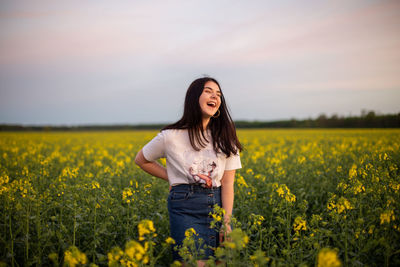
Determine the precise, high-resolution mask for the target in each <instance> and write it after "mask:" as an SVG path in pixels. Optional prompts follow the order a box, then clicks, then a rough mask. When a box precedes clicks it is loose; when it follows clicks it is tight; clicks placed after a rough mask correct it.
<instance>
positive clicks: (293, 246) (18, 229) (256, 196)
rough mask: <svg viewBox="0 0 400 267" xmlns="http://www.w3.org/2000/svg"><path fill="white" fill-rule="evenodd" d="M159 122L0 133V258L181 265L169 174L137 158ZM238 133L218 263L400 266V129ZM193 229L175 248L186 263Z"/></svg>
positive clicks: (16, 262)
mask: <svg viewBox="0 0 400 267" xmlns="http://www.w3.org/2000/svg"><path fill="white" fill-rule="evenodd" d="M156 133H157V131H120V132H113V131H110V132H47V133H38V132H31V133H11V132H8V133H6V132H3V133H0V211H1V217H0V265H2V264H3V265H4V264H7V265H10V266H30V265H38V266H41V265H53V264H54V265H55V266H58V265H65V266H79V265H86V266H95V265H98V266H107V265H109V266H121V265H122V266H143V265H146V266H147V265H149V266H169V265H170V264H172V265H173V266H179V264H178V263H177V262H175V263H172V256H171V255H172V253H171V245H172V244H173V243H174V240H173V239H172V238H170V236H169V219H168V213H167V207H166V204H167V203H166V199H167V195H168V185H167V183H165V182H164V181H162V180H161V179H158V178H155V177H151V176H150V175H148V174H146V173H144V172H143V171H142V170H140V169H139V168H138V167H137V166H136V165H135V164H134V158H135V155H136V153H137V152H138V150H139V149H140V148H141V147H142V146H143V145H144V144H145V143H147V142H148V141H149V140H151V139H152V138H153V137H154V136H155V135H156ZM238 135H239V139H240V141H241V142H242V144H243V145H244V147H245V150H244V151H243V152H242V153H241V160H242V166H243V168H242V169H240V170H238V171H237V174H236V180H235V204H234V216H235V220H234V221H233V229H234V230H233V231H232V233H231V238H230V239H229V240H227V241H225V243H224V244H223V246H221V247H219V248H218V249H217V250H216V253H215V254H216V255H215V258H216V259H218V260H219V261H220V262H221V263H222V264H221V265H222V266H341V265H344V266H362V265H368V266H399V265H400V212H399V211H400V171H399V165H400V130H371V129H369V130H340V129H333V130H292V129H291V130H239V131H238ZM161 163H163V164H165V160H161ZM222 213H223V210H222V209H219V208H218V207H216V209H215V213H214V214H212V216H213V218H214V221H215V222H217V221H218V220H220V218H221V215H222ZM216 225H217V224H216ZM194 235H196V232H195V231H193V229H188V230H187V233H186V236H187V238H186V239H185V242H184V246H183V247H182V248H181V249H180V253H181V255H182V256H183V257H184V258H185V259H186V261H187V262H188V265H189V266H190V264H192V263H195V261H196V257H198V256H199V255H201V251H197V250H196V246H195V244H194V240H193V236H194ZM208 264H209V265H210V266H215V261H214V260H212V259H211V260H210V261H209V262H208Z"/></svg>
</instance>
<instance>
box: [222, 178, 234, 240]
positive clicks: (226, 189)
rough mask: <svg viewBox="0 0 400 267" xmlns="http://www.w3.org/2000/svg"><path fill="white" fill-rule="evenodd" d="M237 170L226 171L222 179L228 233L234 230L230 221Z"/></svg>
mask: <svg viewBox="0 0 400 267" xmlns="http://www.w3.org/2000/svg"><path fill="white" fill-rule="evenodd" d="M235 172H236V170H229V171H225V172H224V175H223V176H222V179H221V201H222V208H223V209H224V210H225V216H224V224H225V226H226V232H227V233H230V232H231V231H232V229H231V226H230V222H231V216H232V209H233V198H234V187H233V184H234V181H235ZM220 238H222V236H220Z"/></svg>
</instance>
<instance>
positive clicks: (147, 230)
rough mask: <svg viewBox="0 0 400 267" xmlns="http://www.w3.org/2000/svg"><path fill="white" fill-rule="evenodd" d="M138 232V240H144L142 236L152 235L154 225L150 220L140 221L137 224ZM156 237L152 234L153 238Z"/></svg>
mask: <svg viewBox="0 0 400 267" xmlns="http://www.w3.org/2000/svg"><path fill="white" fill-rule="evenodd" d="M138 231H139V240H140V241H141V240H144V235H147V234H151V233H154V232H155V231H156V229H155V228H154V224H153V222H152V221H151V220H142V221H141V222H140V223H139V224H138ZM154 236H156V235H155V234H153V237H154Z"/></svg>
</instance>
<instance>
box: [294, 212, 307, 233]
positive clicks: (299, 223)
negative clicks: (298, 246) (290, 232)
mask: <svg viewBox="0 0 400 267" xmlns="http://www.w3.org/2000/svg"><path fill="white" fill-rule="evenodd" d="M293 229H294V230H295V231H296V232H299V231H301V230H303V231H305V230H307V225H306V221H305V220H303V218H302V217H300V216H297V217H296V219H294V223H293Z"/></svg>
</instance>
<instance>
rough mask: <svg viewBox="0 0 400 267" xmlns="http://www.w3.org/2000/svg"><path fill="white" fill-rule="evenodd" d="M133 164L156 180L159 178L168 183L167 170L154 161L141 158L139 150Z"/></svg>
mask: <svg viewBox="0 0 400 267" xmlns="http://www.w3.org/2000/svg"><path fill="white" fill-rule="evenodd" d="M135 163H136V164H137V165H138V166H139V167H140V168H142V170H144V171H145V172H147V173H149V174H151V175H153V176H156V177H158V178H161V179H163V180H165V181H167V182H168V174H167V169H166V168H164V167H163V166H161V165H160V164H159V163H158V162H156V161H148V160H147V159H146V158H145V157H144V156H143V151H142V150H140V151H139V152H138V153H137V155H136V158H135Z"/></svg>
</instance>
